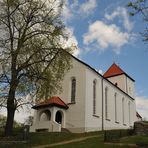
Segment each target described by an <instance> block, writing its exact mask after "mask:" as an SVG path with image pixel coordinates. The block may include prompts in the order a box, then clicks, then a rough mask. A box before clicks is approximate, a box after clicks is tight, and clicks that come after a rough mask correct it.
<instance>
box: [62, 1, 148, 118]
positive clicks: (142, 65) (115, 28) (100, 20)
mask: <svg viewBox="0 0 148 148" xmlns="http://www.w3.org/2000/svg"><path fill="white" fill-rule="evenodd" d="M128 2H129V0H120V1H119V0H110V1H108V0H103V1H102V0H81V1H80V0H69V1H68V0H67V1H66V6H65V7H64V12H63V17H64V21H65V23H66V26H67V28H68V29H69V32H70V34H71V39H70V40H69V42H70V43H71V42H74V44H75V45H76V46H78V48H79V50H77V51H76V53H75V55H76V56H77V57H78V58H80V59H81V60H83V61H84V62H86V63H87V64H89V65H91V66H92V67H93V68H95V69H97V70H98V71H100V72H102V73H104V72H105V71H106V70H107V69H108V68H109V67H110V65H111V64H112V63H113V62H116V63H117V64H118V65H119V66H120V67H121V68H122V69H123V70H124V71H125V72H126V73H127V74H129V75H130V76H131V77H132V78H133V79H135V95H136V96H135V97H136V104H137V110H138V112H139V113H140V115H142V117H146V118H147V119H148V114H147V113H148V107H147V104H148V49H147V44H146V43H144V42H143V41H142V37H141V36H140V32H142V31H143V30H144V28H145V23H144V21H143V20H142V18H141V16H139V15H137V16H135V17H130V16H129V15H128V12H129V10H127V8H126V5H127V4H128Z"/></svg>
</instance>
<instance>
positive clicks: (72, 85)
mask: <svg viewBox="0 0 148 148" xmlns="http://www.w3.org/2000/svg"><path fill="white" fill-rule="evenodd" d="M75 99H76V79H75V78H72V80H71V102H72V103H75Z"/></svg>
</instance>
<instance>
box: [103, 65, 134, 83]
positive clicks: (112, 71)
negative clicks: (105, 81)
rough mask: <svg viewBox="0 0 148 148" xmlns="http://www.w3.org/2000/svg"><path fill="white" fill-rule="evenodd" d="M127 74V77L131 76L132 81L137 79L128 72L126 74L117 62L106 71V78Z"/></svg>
mask: <svg viewBox="0 0 148 148" xmlns="http://www.w3.org/2000/svg"><path fill="white" fill-rule="evenodd" d="M121 74H125V75H126V76H127V77H129V78H130V79H131V80H132V81H135V80H134V79H133V78H131V77H130V76H129V75H128V74H126V73H125V72H124V71H123V70H122V69H121V68H120V67H119V66H118V65H117V64H115V63H113V64H112V65H111V67H110V68H109V69H108V70H107V71H106V72H105V73H104V75H103V77H104V78H109V77H113V76H117V75H121Z"/></svg>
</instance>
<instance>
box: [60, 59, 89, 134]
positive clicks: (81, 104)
mask: <svg viewBox="0 0 148 148" xmlns="http://www.w3.org/2000/svg"><path fill="white" fill-rule="evenodd" d="M72 64H73V67H72V68H71V69H70V71H69V72H68V73H67V74H66V75H65V77H64V80H63V82H62V88H63V92H62V93H61V94H59V95H58V96H60V98H61V99H62V100H63V101H64V102H65V103H71V78H72V77H75V78H76V99H75V100H76V102H75V104H69V105H68V106H69V109H68V110H66V123H65V127H66V128H68V129H69V130H71V131H73V132H84V126H85V113H84V112H85V86H86V84H85V81H86V78H85V77H86V76H85V69H86V66H85V65H83V64H82V63H80V62H78V61H77V60H75V59H72ZM73 129H75V130H73Z"/></svg>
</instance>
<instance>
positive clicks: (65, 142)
mask: <svg viewBox="0 0 148 148" xmlns="http://www.w3.org/2000/svg"><path fill="white" fill-rule="evenodd" d="M95 137H99V135H94V136H87V137H80V138H76V139H72V140H67V141H61V142H57V143H53V144H46V145H40V146H34V147H33V148H46V147H53V146H58V145H63V144H69V143H73V142H79V141H83V140H86V139H89V138H95Z"/></svg>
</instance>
